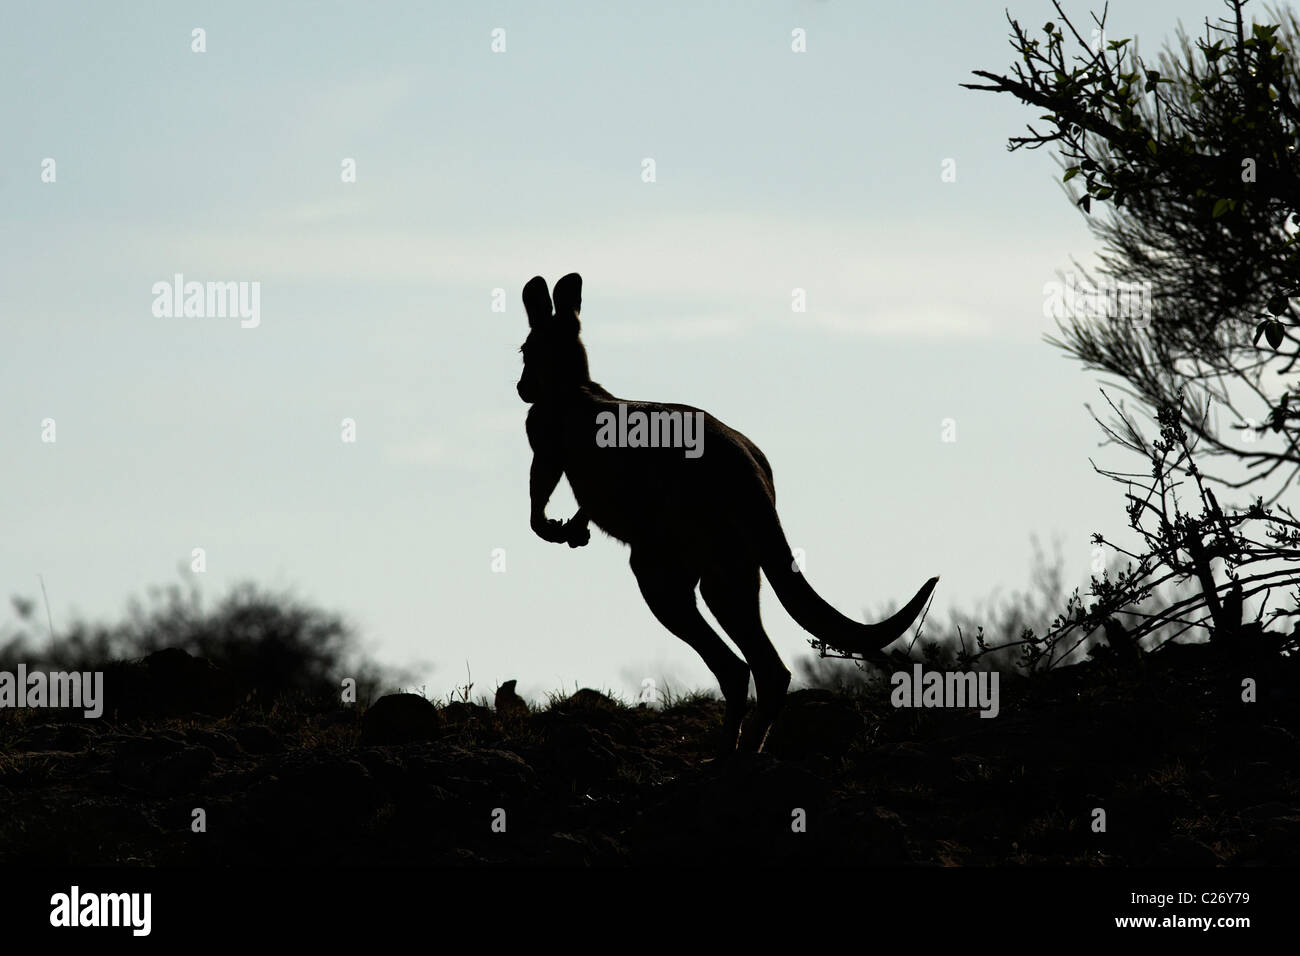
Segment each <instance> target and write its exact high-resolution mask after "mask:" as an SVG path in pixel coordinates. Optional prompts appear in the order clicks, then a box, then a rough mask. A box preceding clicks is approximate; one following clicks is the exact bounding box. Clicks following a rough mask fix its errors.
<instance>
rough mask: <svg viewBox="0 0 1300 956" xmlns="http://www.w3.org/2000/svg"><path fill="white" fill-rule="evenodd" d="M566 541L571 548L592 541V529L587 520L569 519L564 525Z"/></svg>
mask: <svg viewBox="0 0 1300 956" xmlns="http://www.w3.org/2000/svg"><path fill="white" fill-rule="evenodd" d="M564 541H566V542H567V543H568V545H569V547H571V548H581V547H582V546H583V545H585V544H587V543H588V542H590V541H591V529H590V528H588V527H587V522H585V521H582V522H578V521H569V522H568V523H566V524H565V526H564Z"/></svg>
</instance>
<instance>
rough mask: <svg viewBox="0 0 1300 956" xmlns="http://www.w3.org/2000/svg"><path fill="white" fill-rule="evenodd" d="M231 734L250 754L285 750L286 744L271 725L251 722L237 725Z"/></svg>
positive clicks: (275, 752)
mask: <svg viewBox="0 0 1300 956" xmlns="http://www.w3.org/2000/svg"><path fill="white" fill-rule="evenodd" d="M231 734H232V735H233V736H234V738H235V739H236V740H238V741H239V746H241V747H242V748H244V751H245V752H247V753H250V754H278V753H283V752H284V744H283V743H282V742H281V741H280V738H279V737H277V736H276V735H275V733H274V732H273V731H272V730H271V728H270V727H266V726H263V725H262V724H250V725H249V726H247V727H236V728H235V729H234V730H232V731H231Z"/></svg>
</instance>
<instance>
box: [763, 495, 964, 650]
mask: <svg viewBox="0 0 1300 956" xmlns="http://www.w3.org/2000/svg"><path fill="white" fill-rule="evenodd" d="M772 517H773V518H774V519H775V517H776V515H775V509H773V514H772ZM764 538H765V539H766V540H764V541H763V543H762V550H761V555H760V559H759V562H760V564H761V565H762V567H763V573H764V574H766V575H767V580H768V582H769V583H770V584H771V585H772V590H774V591H775V592H776V596H777V597H778V598H779V599H780V601H781V604H782V605H784V606H785V609H786V610H787V611H788V612H789V613H790V616H791V617H792V618H794V619H795V621H796V623H798V624H799V626H800V627H802V628H803V629H804V630H805V631H808V632H809V633H810V634H812V635H813V636H814V637H816V638H817V639H818V640H819V641H822V642H824V643H825V644H826V645H827V646H829V647H832V648H834V649H836V650H838V651H843V652H845V653H850V654H861V655H863V656H866V657H874V658H879V656H880V651H881V650H883V649H884V648H885V647H886V646H887V645H889V644H892V643H893V642H894V641H896V640H897V639H898V638H900V637H902V636H903V633H904V632H905V631H906V630H907V629H908V627H910V626H911V624H912V622H913V621H914V620H916V616H917V615H918V614H920V613H921V608H923V607H924V606H925V602H926V601H927V600H928V599H929V597H930V592H932V591H933V590H934V586H935V585H936V584H937V583H939V578H938V577H937V576H936V577H933V578H931V579H930V580H928V581H926V582H925V583H924V584H923V585H921V590H919V591H917V592H916V595H915V596H914V597H913V598H912V600H910V601H908V602H907V604H905V605H904V606H903V608H902V610H900V611H898V612H897V613H896V614H894V615H893V616H892V617H889V618H887V619H886V620H883V621H880V622H879V623H876V624H861V623H859V622H857V621H855V620H853V619H852V618H848V617H845V616H844V615H843V614H841V613H840V612H839V611H837V610H835V608H833V607H831V606H830V605H829V604H827V603H826V601H825V600H823V599H822V597H821V595H820V594H818V593H817V592H816V591H814V590H813V589H812V585H811V584H809V583H808V580H807V578H805V577H804V576H803V572H802V571H800V570H799V567H798V565H797V564H796V563H795V561H794V558H793V556H792V555H791V553H790V543H789V542H788V541H787V540H786V537H785V532H784V531H783V530H782V529H781V523H780V521H779V520H774V521H773V522H772V524H771V530H770V531H769V533H768V534H766V535H764Z"/></svg>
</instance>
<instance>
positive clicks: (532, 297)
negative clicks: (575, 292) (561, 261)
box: [524, 276, 563, 329]
mask: <svg viewBox="0 0 1300 956" xmlns="http://www.w3.org/2000/svg"><path fill="white" fill-rule="evenodd" d="M561 281H563V280H561ZM556 289H557V290H558V289H559V285H558V284H557V285H556ZM524 311H525V312H527V313H528V327H529V328H530V329H532V328H536V327H537V326H539V325H541V324H542V323H543V322H545V321H546V320H547V319H549V318H550V317H551V294H550V293H549V292H547V291H546V280H545V279H543V278H542V277H541V276H533V277H532V278H531V279H529V280H528V284H527V285H526V286H524Z"/></svg>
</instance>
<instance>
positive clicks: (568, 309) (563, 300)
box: [555, 272, 582, 328]
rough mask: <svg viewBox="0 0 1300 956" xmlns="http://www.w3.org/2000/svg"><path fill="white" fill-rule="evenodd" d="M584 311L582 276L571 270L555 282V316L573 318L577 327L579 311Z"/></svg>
mask: <svg viewBox="0 0 1300 956" xmlns="http://www.w3.org/2000/svg"><path fill="white" fill-rule="evenodd" d="M581 311H582V276H580V275H578V273H576V272H570V273H569V274H568V275H567V276H565V277H564V278H563V279H561V280H560V281H559V282H557V283H555V317H556V318H558V319H563V320H566V321H567V320H569V319H572V320H573V323H574V326H575V328H576V326H577V324H578V313H579V312H581Z"/></svg>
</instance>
